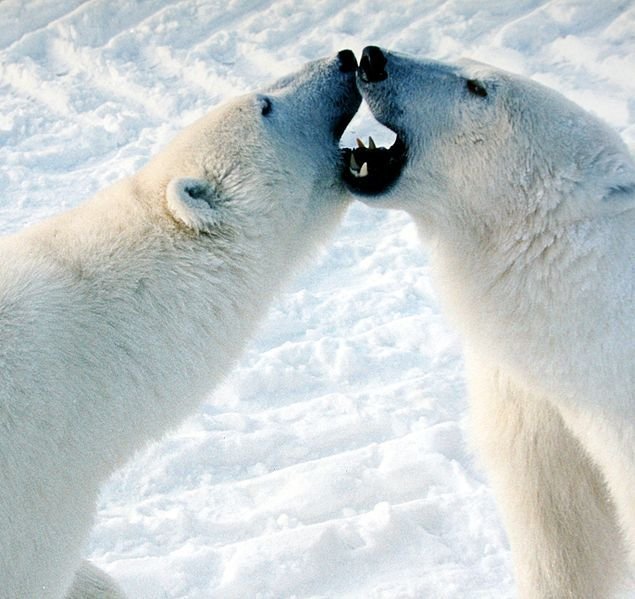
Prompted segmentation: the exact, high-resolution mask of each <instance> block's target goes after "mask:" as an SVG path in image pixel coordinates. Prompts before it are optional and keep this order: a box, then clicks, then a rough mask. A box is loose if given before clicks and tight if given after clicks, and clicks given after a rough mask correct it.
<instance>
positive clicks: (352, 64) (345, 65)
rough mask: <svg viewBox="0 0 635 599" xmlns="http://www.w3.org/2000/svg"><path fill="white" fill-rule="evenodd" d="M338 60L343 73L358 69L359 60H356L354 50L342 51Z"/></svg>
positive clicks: (338, 54)
mask: <svg viewBox="0 0 635 599" xmlns="http://www.w3.org/2000/svg"><path fill="white" fill-rule="evenodd" d="M337 58H338V59H339V61H340V71H342V73H350V72H351V71H354V70H355V69H356V68H357V58H355V54H353V51H352V50H340V51H339V52H338V53H337Z"/></svg>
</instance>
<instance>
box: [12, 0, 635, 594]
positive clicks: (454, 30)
mask: <svg viewBox="0 0 635 599" xmlns="http://www.w3.org/2000/svg"><path fill="white" fill-rule="evenodd" d="M368 44H378V45H381V46H385V47H388V48H391V49H395V50H400V51H404V52H409V53H413V54H417V55H420V56H429V57H433V58H439V59H447V60H454V59H456V58H458V57H459V56H468V57H470V58H474V59H477V60H482V61H484V62H490V63H493V64H495V65H497V66H500V67H503V68H506V69H509V70H513V71H516V72H518V73H521V74H524V75H527V76H531V77H534V78H536V79H537V80H538V81H540V82H542V83H545V84H547V85H549V86H552V87H554V88H556V89H558V90H559V91H561V92H563V93H564V94H565V95H567V96H568V97H570V98H571V99H573V100H574V101H576V102H578V103H579V104H581V105H582V106H583V107H585V108H586V109H588V110H590V111H592V112H595V113H596V114H598V115H599V116H600V117H602V118H604V119H605V120H607V121H608V122H609V123H610V124H612V125H613V126H614V127H615V128H616V129H617V130H619V131H620V133H621V134H622V136H623V137H624V139H625V140H626V142H627V143H628V144H629V145H630V146H631V148H633V147H634V146H635V78H634V77H633V76H632V75H633V73H635V3H634V2H632V1H623V0H621V1H620V0H595V1H589V2H586V1H582V0H552V1H548V2H540V1H537V0H518V1H517V2H494V1H491V0H486V1H482V0H430V1H427V2H419V1H417V0H400V1H398V2H388V3H386V2H380V1H378V0H357V1H356V2H350V3H343V2H340V1H339V0H275V1H263V0H222V1H221V0H187V1H183V2H177V1H175V0H172V1H168V0H152V1H149V0H120V1H118V2H111V1H110V0H88V1H85V2H82V1H79V0H3V1H2V2H0V190H1V191H2V194H1V196H0V232H2V233H4V234H6V233H10V232H13V231H16V230H17V229H20V228H22V227H24V226H26V225H28V224H30V223H33V222H37V221H39V220H41V219H43V218H45V217H47V216H49V215H52V214H55V213H57V212H60V211H62V210H64V209H67V208H69V207H71V206H74V205H76V204H77V203H79V202H81V201H82V200H84V199H86V198H88V197H89V196H91V195H92V194H93V193H94V192H95V191H97V190H98V189H100V188H102V187H104V186H106V185H108V184H109V183H112V182H114V181H116V180H118V179H120V178H121V177H123V176H125V175H127V174H130V173H132V172H133V171H135V170H137V169H138V168H139V167H140V166H141V165H143V164H144V163H145V162H146V161H147V160H148V158H149V157H150V156H151V155H152V154H153V153H155V152H156V151H157V150H158V149H159V148H160V147H162V146H163V145H164V144H165V143H166V142H167V141H168V140H169V139H170V138H171V137H172V136H173V135H174V134H175V133H176V132H177V131H178V130H180V129H181V128H182V127H183V126H185V125H186V124H188V123H190V122H191V121H193V120H194V119H195V118H197V117H199V116H201V115H202V114H204V113H205V112H207V111H208V110H209V109H210V108H211V107H212V106H214V105H215V104H217V103H219V102H220V101H222V100H224V99H227V98H230V97H231V96H233V95H237V94H240V93H243V92H245V91H248V90H250V89H254V88H257V87H259V86H261V85H263V84H266V83H267V82H268V81H270V80H273V79H275V78H276V77H279V76H281V75H283V74H285V73H286V72H289V71H291V70H293V69H295V68H297V67H299V66H301V65H302V63H304V62H306V61H308V60H311V59H314V58H317V57H320V56H325V55H329V54H333V53H335V52H336V51H338V50H340V49H343V48H351V49H353V50H354V51H355V52H356V53H357V54H358V55H359V52H360V51H361V49H362V48H363V47H364V46H365V45H368ZM369 133H370V134H372V135H373V137H374V138H375V140H376V141H377V142H378V143H387V142H390V141H391V134H390V132H388V131H387V130H385V129H382V128H381V127H380V126H379V125H378V124H377V123H375V122H374V121H373V120H372V118H371V117H370V116H369V113H368V111H367V110H364V109H362V111H361V112H360V115H359V116H358V117H356V119H355V120H354V121H353V123H352V124H351V126H349V129H348V131H347V133H346V134H345V137H344V142H343V143H344V144H346V145H352V144H353V143H354V139H355V137H356V136H357V135H368V134H369ZM466 410H467V403H466V393H465V385H464V381H463V364H462V360H461V352H460V344H459V341H458V339H457V337H456V336H455V334H454V333H453V332H452V331H451V330H450V329H449V327H448V326H447V324H446V322H445V321H444V319H443V317H442V315H441V314H440V311H439V307H438V304H437V301H436V297H435V292H434V289H432V287H431V284H430V278H429V270H428V266H427V262H426V257H425V255H424V253H423V251H422V249H421V246H420V244H419V242H418V240H417V237H416V233H415V229H414V226H413V224H412V223H411V222H410V221H409V219H408V218H407V217H406V216H405V215H403V214H401V213H397V212H388V211H386V212H382V211H374V210H371V209H369V208H365V207H363V206H362V205H361V204H359V205H353V206H352V208H351V209H350V211H349V213H348V215H347V217H346V219H345V222H344V224H343V226H342V228H341V229H340V231H339V233H338V234H337V237H336V238H335V240H334V241H333V243H332V244H330V246H329V247H328V248H327V249H326V250H325V251H324V252H323V253H322V254H321V255H320V256H319V257H318V259H317V261H316V262H314V263H313V264H312V265H310V266H309V267H308V268H307V269H306V270H305V271H304V272H303V273H300V274H299V276H298V277H297V278H296V279H295V280H294V282H293V284H292V285H291V286H290V287H289V288H288V290H287V292H286V293H285V294H284V295H283V296H282V297H281V298H280V299H279V301H278V302H277V303H276V304H275V306H274V308H273V309H272V310H271V312H270V315H269V318H268V319H267V321H266V322H265V323H264V324H263V326H262V327H261V329H260V331H259V334H258V336H257V337H256V338H255V339H254V340H253V342H252V343H251V344H250V346H249V349H248V351H247V352H246V354H245V355H244V356H243V359H242V360H241V361H240V363H239V364H238V365H237V367H236V368H235V369H234V371H233V372H232V373H230V375H229V376H228V378H227V380H226V382H225V384H224V385H223V386H222V388H220V389H217V390H216V392H215V393H213V394H211V395H210V397H209V399H208V401H207V402H206V403H205V404H204V405H203V406H201V409H200V410H199V411H198V412H197V413H196V414H194V415H193V416H192V417H191V418H190V419H189V420H188V421H187V422H185V423H184V424H183V425H182V426H181V427H180V428H179V429H178V430H176V431H173V432H172V434H170V435H169V436H167V437H166V438H165V440H164V441H163V442H161V443H159V444H156V445H153V446H151V447H149V448H148V449H147V450H146V451H144V452H142V453H141V454H139V455H138V456H136V458H135V459H134V460H133V461H132V462H131V463H130V464H128V466H127V467H125V468H124V469H123V470H122V471H120V472H118V473H117V474H116V475H115V476H114V477H113V478H112V480H111V481H110V482H109V483H108V485H107V486H106V487H105V488H104V490H103V493H102V496H101V498H100V502H99V514H98V518H97V521H96V525H95V529H94V532H93V535H92V537H91V539H90V542H89V545H88V547H87V549H86V554H87V557H89V558H91V559H92V560H94V562H95V563H96V564H97V565H98V566H100V567H102V568H104V569H105V570H107V571H108V572H109V573H111V574H112V575H113V576H115V577H116V578H117V579H118V581H119V582H120V583H121V585H122V586H123V588H124V589H125V590H126V591H127V592H128V593H129V594H130V597H131V598H135V599H165V598H170V599H172V598H175V599H184V598H188V599H207V598H210V597H219V598H223V599H225V598H227V599H229V598H260V599H269V598H276V599H278V598H292V597H294V598H298V599H299V598H307V599H308V598H312V599H316V598H386V599H387V598H408V597H412V598H415V597H416V598H431V599H446V598H447V599H454V598H466V599H467V598H469V599H478V598H489V597H492V598H494V597H495V598H496V599H505V598H511V597H514V591H513V580H512V575H511V566H510V564H511V561H510V556H509V549H508V545H507V541H506V538H505V533H504V531H503V529H502V526H501V523H500V520H499V517H498V514H497V511H496V507H495V503H494V500H493V497H492V495H491V492H490V490H489V487H488V485H487V481H486V479H485V476H484V475H483V472H482V470H481V469H480V467H479V465H478V461H477V460H476V459H475V458H474V457H473V456H472V454H471V452H470V449H469V438H468V435H467V431H466ZM633 589H635V586H634V587H633ZM625 596H628V597H635V591H632V592H631V594H630V595H629V594H626V595H625Z"/></svg>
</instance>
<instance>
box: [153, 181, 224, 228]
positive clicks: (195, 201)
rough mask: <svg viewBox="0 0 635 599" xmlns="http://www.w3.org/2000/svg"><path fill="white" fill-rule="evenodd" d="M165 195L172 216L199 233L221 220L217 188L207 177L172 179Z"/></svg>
mask: <svg viewBox="0 0 635 599" xmlns="http://www.w3.org/2000/svg"><path fill="white" fill-rule="evenodd" d="M165 195H166V199H167V203H168V210H169V211H170V213H171V214H172V216H173V217H174V218H175V219H176V220H178V221H179V222H181V223H182V224H184V225H185V226H186V227H189V228H190V229H193V230H194V231H196V232H197V233H199V232H205V231H210V230H211V229H212V228H213V227H215V226H217V225H218V224H219V223H220V222H221V213H220V210H219V206H218V203H217V195H216V190H215V189H214V188H213V187H212V186H211V185H210V184H209V183H208V182H207V181H206V180H205V179H188V178H181V177H178V178H175V179H172V180H171V181H170V182H169V183H168V186H167V188H166V190H165Z"/></svg>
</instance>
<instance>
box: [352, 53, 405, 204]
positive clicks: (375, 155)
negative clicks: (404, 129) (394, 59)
mask: <svg viewBox="0 0 635 599" xmlns="http://www.w3.org/2000/svg"><path fill="white" fill-rule="evenodd" d="M386 62H387V61H386V57H385V56H384V54H383V52H382V51H381V49H380V48H378V47H377V46H367V47H366V48H364V51H363V53H362V58H361V60H360V64H359V68H358V69H357V78H358V80H361V81H363V82H364V83H365V84H381V82H382V81H385V80H386V79H387V78H388V73H387V72H386V69H385V67H386ZM384 124H385V123H384ZM394 133H396V135H397V138H396V139H395V142H394V143H393V145H392V146H390V147H389V148H385V147H379V148H378V147H377V146H376V145H375V142H374V141H373V138H372V137H369V138H368V145H366V144H364V142H363V141H362V140H361V139H358V140H357V147H356V148H345V149H344V150H343V152H344V159H345V168H344V173H343V179H344V181H345V183H346V185H347V186H348V187H349V189H350V190H351V191H352V192H353V193H357V194H363V195H377V194H381V193H384V192H386V191H387V190H388V189H390V188H391V187H392V186H393V184H394V183H395V182H396V181H397V179H398V178H399V175H400V174H401V171H402V170H403V167H404V165H405V163H406V160H407V157H408V149H407V146H406V143H405V141H404V139H403V135H400V134H399V132H396V131H395V132H394Z"/></svg>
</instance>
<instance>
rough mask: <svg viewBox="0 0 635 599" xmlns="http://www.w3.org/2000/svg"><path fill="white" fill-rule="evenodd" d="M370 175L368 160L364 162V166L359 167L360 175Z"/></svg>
mask: <svg viewBox="0 0 635 599" xmlns="http://www.w3.org/2000/svg"><path fill="white" fill-rule="evenodd" d="M367 175H368V162H364V164H362V168H360V169H359V176H360V177H366V176H367Z"/></svg>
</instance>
